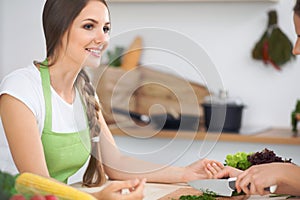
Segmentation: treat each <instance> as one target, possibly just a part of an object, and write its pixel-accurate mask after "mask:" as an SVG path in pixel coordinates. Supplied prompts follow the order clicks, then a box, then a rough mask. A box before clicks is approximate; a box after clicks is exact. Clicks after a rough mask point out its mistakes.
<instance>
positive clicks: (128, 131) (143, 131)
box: [110, 126, 300, 145]
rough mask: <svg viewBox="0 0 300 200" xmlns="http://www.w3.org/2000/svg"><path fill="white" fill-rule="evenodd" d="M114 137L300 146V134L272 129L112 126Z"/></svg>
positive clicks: (281, 129) (283, 129)
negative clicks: (221, 130)
mask: <svg viewBox="0 0 300 200" xmlns="http://www.w3.org/2000/svg"><path fill="white" fill-rule="evenodd" d="M110 130H111V132H112V134H113V135H117V136H131V137H137V138H153V137H154V138H169V139H195V140H204V139H205V140H219V141H228V142H249V143H265V144H289V145H300V136H299V135H300V134H298V136H293V133H292V131H291V130H290V129H285V128H270V129H268V130H265V131H262V132H258V133H255V134H237V133H221V134H220V133H207V132H205V131H197V132H196V131H176V130H155V129H153V128H151V127H140V126H136V127H134V128H133V127H126V126H124V127H122V128H119V127H116V126H110Z"/></svg>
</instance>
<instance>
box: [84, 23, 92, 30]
mask: <svg viewBox="0 0 300 200" xmlns="http://www.w3.org/2000/svg"><path fill="white" fill-rule="evenodd" d="M93 27H94V26H93V25H92V24H86V25H84V26H83V28H84V29H88V30H91V29H93Z"/></svg>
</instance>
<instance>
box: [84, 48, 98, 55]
mask: <svg viewBox="0 0 300 200" xmlns="http://www.w3.org/2000/svg"><path fill="white" fill-rule="evenodd" d="M85 50H87V51H88V52H89V53H90V54H91V55H93V56H96V57H101V49H89V48H86V49H85Z"/></svg>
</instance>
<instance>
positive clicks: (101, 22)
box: [0, 0, 222, 199]
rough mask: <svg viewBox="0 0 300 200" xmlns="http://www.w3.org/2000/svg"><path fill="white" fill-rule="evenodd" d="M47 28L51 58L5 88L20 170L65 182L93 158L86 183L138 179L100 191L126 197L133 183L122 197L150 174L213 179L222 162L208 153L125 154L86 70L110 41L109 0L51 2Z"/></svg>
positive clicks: (2, 105) (5, 120)
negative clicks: (171, 159)
mask: <svg viewBox="0 0 300 200" xmlns="http://www.w3.org/2000/svg"><path fill="white" fill-rule="evenodd" d="M43 27H44V33H45V38H46V46H47V59H46V60H44V61H43V62H35V63H34V64H33V65H31V66H29V67H27V68H22V69H19V70H16V71H15V72H13V73H11V74H9V75H8V76H6V77H5V78H4V80H3V81H2V84H1V87H0V95H1V96H0V114H1V118H2V124H3V127H4V131H5V134H6V138H7V141H8V144H9V147H10V151H11V154H12V156H13V160H14V163H15V165H16V166H17V168H18V171H19V172H20V173H22V172H31V173H35V174H38V175H41V176H45V177H53V178H55V179H57V180H59V181H61V182H64V183H67V180H68V178H69V177H70V176H71V175H73V174H74V173H75V172H77V171H78V169H79V168H81V167H82V166H83V165H84V163H85V162H86V161H87V160H88V158H89V157H90V160H89V164H88V167H87V169H86V172H85V174H84V177H83V184H84V185H86V186H99V185H102V184H103V183H104V182H105V181H106V175H107V176H108V177H109V178H110V179H118V180H126V179H132V178H135V179H134V180H132V181H125V182H115V183H113V184H112V185H110V186H108V187H106V188H105V189H104V190H102V191H101V192H99V193H95V194H94V195H95V196H96V197H98V198H99V199H100V198H104V199H121V197H120V195H121V194H120V193H119V191H120V190H121V189H122V188H130V190H131V191H132V192H131V193H130V194H129V195H126V196H125V197H122V199H140V198H142V191H143V185H144V183H145V178H146V179H147V180H148V181H151V182H164V183H176V182H186V181H189V180H193V179H201V178H210V177H212V175H213V174H214V173H216V172H217V171H218V170H219V169H220V168H222V165H221V164H220V163H218V162H214V161H209V160H206V159H204V160H199V161H197V162H195V163H193V164H191V165H189V166H187V167H162V166H159V165H155V164H151V163H146V162H142V161H141V160H137V159H134V158H130V157H127V156H124V155H121V154H120V152H119V150H118V148H117V147H116V144H115V142H114V139H113V137H112V135H111V133H110V131H109V129H108V127H107V125H106V124H105V121H104V119H103V116H102V114H101V110H100V106H99V103H98V101H97V97H96V94H95V91H94V89H93V87H92V85H91V83H90V81H89V78H88V76H87V74H86V73H85V72H84V70H83V67H84V66H90V67H97V66H99V65H100V58H101V55H102V53H103V51H104V50H105V48H106V47H107V44H108V41H109V31H110V18H109V11H108V8H107V5H106V3H105V1H104V0H103V1H102V0H47V1H46V3H45V6H44V11H43ZM74 117H75V118H76V119H74ZM100 133H101V134H100ZM90 155H91V156H90ZM156 169H160V170H156Z"/></svg>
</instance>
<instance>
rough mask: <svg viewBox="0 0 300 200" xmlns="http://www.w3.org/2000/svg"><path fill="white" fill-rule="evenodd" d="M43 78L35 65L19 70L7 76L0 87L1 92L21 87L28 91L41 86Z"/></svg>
mask: <svg viewBox="0 0 300 200" xmlns="http://www.w3.org/2000/svg"><path fill="white" fill-rule="evenodd" d="M40 82H41V78H40V74H39V71H38V69H37V68H36V67H35V65H34V64H32V65H29V66H27V67H23V68H19V69H17V70H15V71H13V72H11V73H9V74H8V75H6V76H5V77H4V78H3V80H2V82H1V85H0V90H1V91H2V90H3V89H5V88H15V87H21V88H22V89H25V90H26V89H27V87H30V88H31V89H32V87H35V86H38V85H40Z"/></svg>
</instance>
